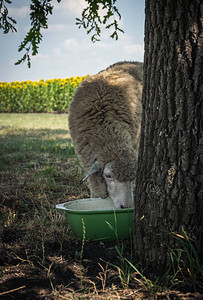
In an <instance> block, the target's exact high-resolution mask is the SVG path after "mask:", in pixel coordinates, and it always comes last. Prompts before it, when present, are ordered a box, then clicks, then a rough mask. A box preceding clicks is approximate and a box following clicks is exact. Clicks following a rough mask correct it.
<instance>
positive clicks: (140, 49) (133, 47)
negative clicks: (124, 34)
mask: <svg viewBox="0 0 203 300" xmlns="http://www.w3.org/2000/svg"><path fill="white" fill-rule="evenodd" d="M123 48H124V50H125V52H126V53H128V54H141V55H144V44H128V45H124V47H123Z"/></svg>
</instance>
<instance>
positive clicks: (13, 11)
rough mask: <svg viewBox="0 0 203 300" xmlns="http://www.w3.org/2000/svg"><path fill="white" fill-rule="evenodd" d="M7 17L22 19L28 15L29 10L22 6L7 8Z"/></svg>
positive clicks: (27, 7)
mask: <svg viewBox="0 0 203 300" xmlns="http://www.w3.org/2000/svg"><path fill="white" fill-rule="evenodd" d="M8 12H9V16H11V17H14V18H16V17H17V18H24V17H25V16H26V15H28V14H29V12H30V8H29V6H22V7H19V8H17V7H8Z"/></svg>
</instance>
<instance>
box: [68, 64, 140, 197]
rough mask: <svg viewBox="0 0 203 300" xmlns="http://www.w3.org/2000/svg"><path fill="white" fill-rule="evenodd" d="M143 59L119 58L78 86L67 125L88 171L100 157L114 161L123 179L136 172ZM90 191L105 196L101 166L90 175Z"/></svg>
mask: <svg viewBox="0 0 203 300" xmlns="http://www.w3.org/2000/svg"><path fill="white" fill-rule="evenodd" d="M141 96H142V63H138V62H119V63H116V64H114V65H112V66H110V67H109V68H107V69H106V70H103V71H101V72H99V73H98V74H97V75H94V76H89V77H87V79H86V80H85V81H83V82H82V83H81V85H80V86H79V87H78V88H77V90H76V93H75V95H74V98H73V101H72V102H71V104H70V109H69V129H70V134H71V137H72V140H73V144H74V148H75V150H76V153H77V155H78V158H79V160H80V162H81V164H82V166H83V168H84V170H85V172H86V173H87V172H88V171H89V169H90V168H91V166H92V164H93V163H94V162H95V160H96V159H97V160H98V161H99V163H100V164H101V166H102V168H104V166H105V165H106V164H107V163H108V162H113V164H112V170H113V173H114V175H115V178H116V179H117V180H119V181H121V182H122V181H133V180H134V179H135V176H136V165H137V157H138V146H139V138H140V125H141V114H142V104H141ZM88 181H89V185H90V189H91V191H92V192H93V193H94V195H95V196H97V197H106V196H107V194H108V193H107V189H106V184H105V182H104V179H103V177H102V171H101V172H98V173H96V174H94V175H92V176H91V177H90V178H89V179H88Z"/></svg>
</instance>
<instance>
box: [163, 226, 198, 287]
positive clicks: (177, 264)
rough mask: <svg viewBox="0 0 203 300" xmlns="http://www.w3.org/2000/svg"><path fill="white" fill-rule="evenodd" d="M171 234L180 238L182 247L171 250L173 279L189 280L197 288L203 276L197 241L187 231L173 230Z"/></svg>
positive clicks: (189, 283) (188, 282) (190, 284)
mask: <svg viewBox="0 0 203 300" xmlns="http://www.w3.org/2000/svg"><path fill="white" fill-rule="evenodd" d="M170 235H171V236H172V237H174V238H175V239H177V240H178V242H179V244H180V248H177V249H171V250H170V254H169V255H170V256H169V257H170V261H171V265H172V270H173V277H172V279H171V281H174V280H175V279H178V281H179V282H180V281H182V282H187V284H188V285H189V286H191V287H193V288H194V289H195V287H196V285H197V284H198V282H199V278H200V277H203V268H202V266H201V264H200V258H199V256H198V254H197V251H196V249H195V241H194V240H193V239H191V238H190V237H189V236H188V235H187V233H186V232H185V231H184V229H183V230H182V233H181V234H180V233H176V232H171V233H170Z"/></svg>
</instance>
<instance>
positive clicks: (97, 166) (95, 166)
mask: <svg viewBox="0 0 203 300" xmlns="http://www.w3.org/2000/svg"><path fill="white" fill-rule="evenodd" d="M100 170H101V165H100V163H99V162H98V161H97V160H96V161H95V162H94V164H93V165H92V167H91V169H90V170H89V172H88V173H87V175H86V176H85V178H83V180H82V181H85V180H86V179H87V178H88V177H90V176H91V175H93V174H94V173H97V172H99V171H100Z"/></svg>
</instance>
